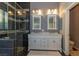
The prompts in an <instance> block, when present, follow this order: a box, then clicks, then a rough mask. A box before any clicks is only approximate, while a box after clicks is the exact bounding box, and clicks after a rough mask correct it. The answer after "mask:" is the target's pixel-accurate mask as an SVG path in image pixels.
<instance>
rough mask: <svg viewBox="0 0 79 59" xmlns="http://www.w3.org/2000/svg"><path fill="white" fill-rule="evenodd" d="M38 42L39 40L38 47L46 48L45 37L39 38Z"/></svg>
mask: <svg viewBox="0 0 79 59" xmlns="http://www.w3.org/2000/svg"><path fill="white" fill-rule="evenodd" d="M40 42H41V46H40V48H41V49H47V40H46V39H45V38H43V39H41V40H40Z"/></svg>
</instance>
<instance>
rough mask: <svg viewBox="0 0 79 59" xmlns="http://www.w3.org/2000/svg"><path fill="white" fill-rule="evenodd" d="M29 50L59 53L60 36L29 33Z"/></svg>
mask: <svg viewBox="0 0 79 59" xmlns="http://www.w3.org/2000/svg"><path fill="white" fill-rule="evenodd" d="M28 37H29V50H30V49H35V50H59V51H61V38H62V36H61V34H58V33H49V32H41V33H31V34H29V36H28Z"/></svg>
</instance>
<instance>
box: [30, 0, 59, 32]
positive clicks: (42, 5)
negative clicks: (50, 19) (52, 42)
mask: <svg viewBox="0 0 79 59" xmlns="http://www.w3.org/2000/svg"><path fill="white" fill-rule="evenodd" d="M33 9H42V10H43V13H45V12H46V11H47V10H48V9H57V10H59V3H58V2H31V3H30V11H32V10H33ZM31 14H32V12H31ZM31 14H30V15H31ZM58 19H59V17H58ZM57 24H59V23H58V22H57ZM41 25H42V26H41V28H42V29H44V31H45V32H58V30H50V31H49V30H47V16H46V15H43V16H42V19H41ZM58 27H59V26H58ZM58 29H59V28H58ZM41 31H42V30H32V15H31V16H30V32H41Z"/></svg>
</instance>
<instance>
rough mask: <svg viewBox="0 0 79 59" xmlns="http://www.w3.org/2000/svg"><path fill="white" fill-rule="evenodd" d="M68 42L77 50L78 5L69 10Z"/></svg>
mask: <svg viewBox="0 0 79 59" xmlns="http://www.w3.org/2000/svg"><path fill="white" fill-rule="evenodd" d="M70 40H72V41H74V42H75V47H77V48H79V4H78V5H76V6H75V7H73V8H72V9H71V10H70Z"/></svg>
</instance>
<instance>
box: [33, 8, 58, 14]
mask: <svg viewBox="0 0 79 59" xmlns="http://www.w3.org/2000/svg"><path fill="white" fill-rule="evenodd" d="M57 13H58V12H57V9H48V10H47V15H50V14H57ZM32 14H36V15H42V14H43V13H42V10H41V9H38V10H32Z"/></svg>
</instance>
